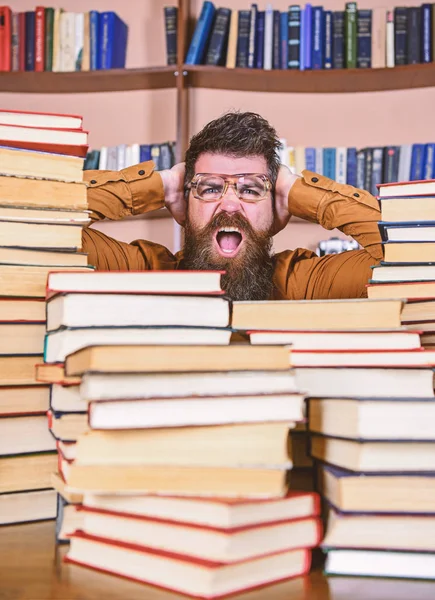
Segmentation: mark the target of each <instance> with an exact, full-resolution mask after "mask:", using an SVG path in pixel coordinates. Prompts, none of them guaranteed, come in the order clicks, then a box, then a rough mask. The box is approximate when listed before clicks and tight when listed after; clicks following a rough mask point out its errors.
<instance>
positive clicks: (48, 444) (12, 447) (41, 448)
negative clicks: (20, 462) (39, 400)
mask: <svg viewBox="0 0 435 600" xmlns="http://www.w3.org/2000/svg"><path fill="white" fill-rule="evenodd" d="M55 449H56V444H55V441H54V439H53V438H52V436H51V435H50V432H49V431H48V428H47V417H46V416H45V415H41V416H21V415H20V416H16V417H2V418H1V419H0V456H8V455H9V456H10V455H14V454H29V453H33V452H47V451H48V450H55Z"/></svg>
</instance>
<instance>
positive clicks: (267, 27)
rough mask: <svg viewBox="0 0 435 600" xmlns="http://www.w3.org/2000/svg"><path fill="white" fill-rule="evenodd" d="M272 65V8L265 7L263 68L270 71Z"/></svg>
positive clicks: (269, 5)
mask: <svg viewBox="0 0 435 600" xmlns="http://www.w3.org/2000/svg"><path fill="white" fill-rule="evenodd" d="M272 65H273V8H272V5H271V4H268V5H267V6H266V10H265V12H264V58H263V68H264V69H266V70H270V69H271V68H272Z"/></svg>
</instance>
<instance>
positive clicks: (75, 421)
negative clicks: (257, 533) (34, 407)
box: [47, 410, 89, 447]
mask: <svg viewBox="0 0 435 600" xmlns="http://www.w3.org/2000/svg"><path fill="white" fill-rule="evenodd" d="M47 417H48V428H49V431H50V433H51V435H52V436H53V438H54V440H62V441H64V442H75V441H76V440H77V438H78V437H79V436H81V435H83V434H84V433H86V431H88V430H89V426H88V417H87V414H86V412H81V413H80V412H74V413H56V412H53V411H52V410H49V411H48V413H47ZM55 447H56V444H55Z"/></svg>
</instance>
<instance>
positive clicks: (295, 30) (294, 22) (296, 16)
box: [288, 5, 301, 69]
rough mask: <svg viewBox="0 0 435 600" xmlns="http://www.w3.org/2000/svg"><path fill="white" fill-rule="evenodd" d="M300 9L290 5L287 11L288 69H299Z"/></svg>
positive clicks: (297, 6)
mask: <svg viewBox="0 0 435 600" xmlns="http://www.w3.org/2000/svg"><path fill="white" fill-rule="evenodd" d="M300 47H301V7H300V6H299V5H291V6H289V9H288V68H289V69H299V68H300V56H301V53H300Z"/></svg>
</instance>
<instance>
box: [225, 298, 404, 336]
mask: <svg viewBox="0 0 435 600" xmlns="http://www.w3.org/2000/svg"><path fill="white" fill-rule="evenodd" d="M401 310H402V305H401V304H400V303H398V302H397V301H396V300H394V301H392V302H391V303H385V304H382V303H373V302H372V303H371V302H367V300H308V301H307V300H301V301H297V302H294V301H283V302H270V301H264V302H249V301H248V302H234V304H233V316H232V326H233V327H234V328H236V329H245V330H251V331H252V330H254V329H263V330H275V331H282V330H283V329H293V330H294V329H301V330H309V329H337V330H340V329H341V330H346V329H351V330H357V329H376V328H378V327H381V328H383V329H388V328H390V329H391V328H394V327H399V326H400V312H401Z"/></svg>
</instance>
